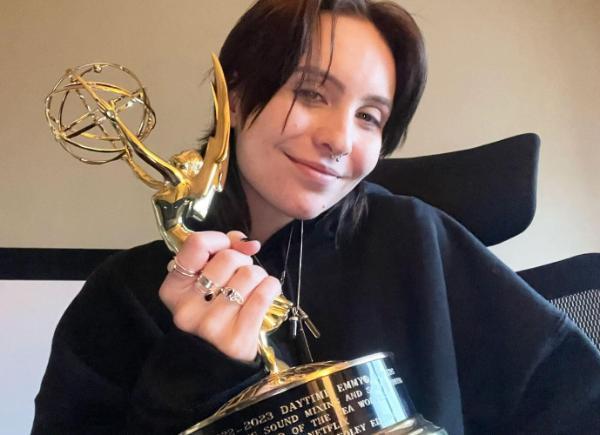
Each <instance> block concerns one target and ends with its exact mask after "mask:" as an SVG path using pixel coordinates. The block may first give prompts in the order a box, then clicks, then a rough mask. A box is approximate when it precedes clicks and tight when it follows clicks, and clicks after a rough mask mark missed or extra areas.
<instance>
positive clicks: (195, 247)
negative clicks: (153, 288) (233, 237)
mask: <svg viewBox="0 0 600 435" xmlns="http://www.w3.org/2000/svg"><path fill="white" fill-rule="evenodd" d="M230 246H231V241H230V239H229V238H228V237H227V235H225V234H224V233H221V232H218V231H202V232H197V233H192V234H190V235H189V236H188V238H187V239H186V241H185V242H184V243H183V245H182V246H181V249H180V250H179V252H178V253H177V255H176V256H175V258H174V261H176V267H177V268H179V270H181V271H183V273H179V272H177V271H174V272H173V273H169V274H168V275H167V277H166V278H165V280H164V282H163V284H162V286H161V288H160V290H159V294H160V298H161V300H162V301H163V303H164V304H165V305H166V306H167V308H169V309H171V308H172V307H173V305H174V304H175V303H176V301H177V300H178V299H179V296H180V295H181V294H182V293H183V292H186V291H187V290H189V289H190V286H191V285H193V284H194V281H195V279H196V276H195V274H197V273H198V272H199V271H200V270H202V268H203V267H204V266H205V265H206V263H207V262H208V260H209V259H210V258H211V257H212V256H213V255H214V254H215V253H217V252H219V251H221V250H223V249H228V248H229V247H230ZM165 266H166V265H165ZM188 275H190V276H188Z"/></svg>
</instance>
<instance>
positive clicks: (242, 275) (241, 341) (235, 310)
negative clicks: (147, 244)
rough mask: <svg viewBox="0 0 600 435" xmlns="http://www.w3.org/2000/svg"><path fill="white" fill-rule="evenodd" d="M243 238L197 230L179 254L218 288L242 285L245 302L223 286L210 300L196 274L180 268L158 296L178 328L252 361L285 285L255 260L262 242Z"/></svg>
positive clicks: (186, 264) (185, 265) (180, 259)
mask: <svg viewBox="0 0 600 435" xmlns="http://www.w3.org/2000/svg"><path fill="white" fill-rule="evenodd" d="M243 237H244V235H243V234H242V233H240V232H238V231H231V232H229V233H227V234H224V233H220V232H216V231H203V232H197V233H193V234H191V235H190V236H189V237H188V238H187V240H186V241H185V243H184V244H183V246H182V247H181V250H180V251H179V253H178V254H177V263H178V264H179V265H180V266H181V267H183V268H185V269H187V270H189V271H199V272H201V274H202V275H203V276H204V277H206V278H208V279H209V280H210V281H212V282H213V283H214V284H215V285H216V286H217V288H222V287H227V288H232V289H235V290H237V291H238V292H239V294H240V295H241V296H242V298H243V299H244V302H243V304H238V303H236V302H233V301H230V300H229V299H228V298H227V297H226V295H225V294H220V293H219V292H218V291H216V292H215V296H214V298H213V299H212V300H211V301H206V300H205V298H204V294H203V292H206V289H203V288H195V287H194V283H195V281H196V278H195V277H187V276H184V275H183V274H180V273H177V272H176V271H173V272H171V273H169V274H168V275H167V277H166V278H165V280H164V281H163V284H162V286H161V287H160V290H159V295H160V298H161V300H162V301H163V303H164V304H165V305H166V306H167V308H168V309H169V310H170V311H171V313H173V322H174V323H175V325H176V326H177V327H178V328H179V329H181V330H183V331H185V332H188V333H190V334H194V335H197V336H198V337H201V338H203V339H204V340H206V341H208V342H209V343H211V344H212V345H213V346H215V347H216V348H217V349H219V350H220V351H221V352H223V353H224V354H225V355H227V356H229V357H231V358H235V359H239V360H242V361H252V360H254V358H255V357H256V353H257V348H258V346H257V345H258V334H259V331H260V327H261V324H262V321H263V318H264V316H265V314H266V312H267V310H268V309H269V306H270V305H271V303H272V302H273V299H274V298H275V297H276V296H277V295H278V294H280V293H281V285H280V283H279V281H278V280H277V279H276V278H274V277H272V276H269V275H267V273H266V272H265V270H264V269H263V268H261V267H259V266H256V265H254V264H253V262H252V258H251V256H252V255H254V254H256V253H257V252H258V250H259V249H260V243H259V242H257V241H243V240H242V238H243Z"/></svg>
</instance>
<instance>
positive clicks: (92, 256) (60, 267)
mask: <svg viewBox="0 0 600 435" xmlns="http://www.w3.org/2000/svg"><path fill="white" fill-rule="evenodd" d="M115 252H118V250H116V249H44V248H0V279H23V280H26V279H36V280H84V279H86V278H87V277H88V276H90V273H92V271H93V270H94V269H95V268H96V267H98V265H99V264H100V263H102V261H103V260H104V259H106V257H108V256H109V255H112V254H114V253H115Z"/></svg>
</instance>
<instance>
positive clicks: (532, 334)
mask: <svg viewBox="0 0 600 435" xmlns="http://www.w3.org/2000/svg"><path fill="white" fill-rule="evenodd" d="M220 60H221V62H222V64H223V68H224V71H225V75H226V77H228V81H229V83H228V85H229V88H230V96H231V118H232V126H233V133H234V134H233V135H232V159H231V162H230V174H231V175H230V179H229V181H228V185H227V188H226V192H225V193H224V194H223V195H222V196H221V197H220V198H218V201H217V203H216V204H215V208H214V210H213V211H212V215H211V218H210V222H204V223H202V224H199V225H198V228H197V229H198V232H197V233H195V234H194V235H192V236H190V237H189V238H188V240H187V241H186V243H185V244H184V246H183V247H182V249H181V251H180V252H179V253H178V255H177V256H176V258H175V263H172V264H174V265H175V266H174V267H171V272H170V273H168V274H167V272H166V270H165V266H166V264H167V263H168V262H169V260H170V259H171V254H170V253H169V251H168V250H167V249H166V248H165V246H164V244H163V243H162V242H154V243H151V244H149V245H145V246H142V247H138V248H134V249H132V250H130V251H127V252H124V253H121V254H119V255H117V256H115V257H113V258H112V259H110V260H109V261H108V262H107V263H106V264H104V265H103V266H101V267H100V268H99V269H98V270H97V271H96V272H95V273H94V274H93V276H92V277H91V278H90V280H89V281H88V283H87V284H86V286H85V288H84V289H83V290H82V292H81V293H80V294H79V295H78V296H77V298H76V299H75V300H74V302H73V303H72V305H71V306H70V307H69V309H68V310H67V312H66V313H65V315H64V317H63V319H62V320H61V322H60V324H59V326H58V327H57V331H56V334H55V337H54V341H53V348H52V355H51V357H50V362H49V365H48V369H47V372H46V375H45V377H44V381H43V383H42V387H41V391H40V393H39V395H38V397H37V399H36V418H35V422H34V428H33V432H34V433H120V432H128V433H137V432H142V431H146V432H150V433H154V432H155V433H174V432H177V431H180V430H182V429H185V428H186V427H188V426H190V425H191V424H193V423H195V422H197V421H199V420H201V419H202V418H204V417H207V416H208V415H210V414H211V413H212V412H214V411H215V410H216V409H217V408H218V407H219V406H220V405H221V404H222V403H223V402H225V401H226V400H227V399H228V398H230V397H232V396H233V395H235V394H236V393H237V392H239V391H241V390H242V389H243V388H244V387H246V386H248V385H250V384H252V383H254V382H256V381H257V380H258V379H259V378H261V377H262V376H263V375H264V372H263V369H262V366H261V361H260V359H259V358H258V356H257V340H256V337H257V336H258V332H259V328H260V325H261V321H262V318H263V316H264V313H265V312H266V310H267V309H268V307H269V305H270V303H271V301H272V300H273V298H274V297H275V296H276V295H277V294H279V293H280V292H281V291H283V293H284V294H285V295H286V296H287V297H288V299H290V300H291V301H293V302H294V303H295V308H296V309H298V310H299V311H297V313H298V314H299V315H300V314H301V313H302V312H305V313H307V314H308V315H309V316H310V319H311V320H312V322H313V323H314V324H315V325H316V327H317V328H318V329H319V330H320V332H321V337H320V338H319V339H316V338H314V337H312V336H311V335H310V334H304V331H305V328H303V327H302V326H303V325H304V324H306V326H309V323H308V322H307V321H306V319H305V322H299V323H297V324H296V325H295V327H294V325H291V326H290V327H288V326H287V325H283V326H282V327H281V328H280V329H279V330H278V331H277V333H275V334H274V336H273V340H274V344H275V346H276V348H277V355H278V356H279V358H281V359H283V360H285V361H286V362H287V363H289V364H292V365H296V364H298V363H300V362H303V361H306V360H307V359H310V357H311V355H310V354H311V353H312V356H313V357H314V359H315V360H349V359H353V358H355V357H358V356H362V355H366V354H369V353H373V352H377V351H392V352H394V353H395V356H396V361H397V365H398V371H399V373H400V375H401V376H402V378H403V379H404V381H405V383H406V385H407V387H408V390H409V392H410V395H411V397H412V399H413V401H414V402H415V405H416V408H417V409H418V410H419V411H420V412H421V413H422V414H423V415H424V416H425V417H426V418H428V419H430V420H432V421H434V422H435V423H437V424H438V425H441V426H443V427H445V428H446V429H447V430H448V432H449V433H450V434H460V433H482V434H489V433H511V434H512V433H573V432H574V431H576V430H577V431H579V430H581V431H583V430H585V429H588V430H591V429H593V428H594V427H596V428H597V427H598V425H599V424H600V421H599V420H598V419H599V417H598V414H599V413H598V412H597V411H598V409H600V391H599V390H600V386H599V384H600V356H599V355H598V353H597V352H596V351H595V350H594V349H593V347H592V345H591V343H590V342H589V340H587V339H586V338H585V337H584V336H583V335H582V334H581V333H580V332H579V331H578V330H577V329H576V328H575V327H574V326H573V325H572V324H571V323H570V322H569V321H567V320H566V319H565V317H564V316H563V315H561V314H560V313H558V312H557V311H556V310H554V309H553V308H552V307H551V306H549V304H547V303H545V302H544V301H543V300H542V299H541V298H540V297H538V296H537V295H536V294H535V292H534V291H533V290H531V289H530V288H529V287H528V286H527V285H526V284H524V283H523V282H522V281H521V280H519V278H518V277H516V275H515V274H514V273H512V272H511V271H510V270H509V269H508V268H506V267H505V266H504V265H502V264H501V263H500V262H499V261H498V260H497V259H496V258H495V257H493V256H492V255H491V254H490V253H489V252H488V251H487V250H486V249H485V248H484V247H483V246H482V245H481V244H480V243H479V242H478V241H477V240H476V239H475V238H474V237H473V236H471V235H470V234H469V233H468V232H466V231H465V230H464V228H462V227H461V226H460V225H459V224H457V223H456V222H455V221H453V220H452V219H451V218H449V217H448V216H446V215H444V214H443V213H441V212H439V211H437V210H435V209H433V208H432V207H429V206H427V205H426V204H423V203H422V202H420V201H418V200H416V199H412V198H405V197H397V196H393V195H390V194H389V193H387V192H386V191H384V190H383V189H380V188H377V187H375V186H371V185H368V184H365V183H362V182H361V180H362V179H363V178H364V177H365V176H366V175H367V174H368V173H369V172H370V171H371V170H372V169H373V167H374V166H375V164H376V163H377V160H378V159H379V158H380V157H381V156H385V155H387V154H389V153H390V152H392V151H393V149H394V148H395V146H396V145H397V144H398V143H399V141H400V140H401V139H402V138H403V137H404V135H405V133H406V128H407V125H408V123H409V121H410V119H411V117H412V115H413V113H414V111H415V109H416V106H417V103H418V100H419V98H420V95H421V92H422V88H423V84H424V80H425V62H424V54H423V47H422V39H421V36H420V32H419V30H418V29H417V27H416V25H415V24H414V22H413V20H412V19H411V18H410V16H409V15H408V14H407V13H406V12H405V11H403V10H402V9H401V8H400V7H398V6H397V5H395V4H392V3H375V2H372V1H368V0H364V1H361V0H346V1H344V0H339V1H333V0H332V1H316V0H297V1H282V0H262V1H258V2H257V3H256V4H255V5H254V6H253V7H252V8H251V9H250V10H249V11H248V12H247V13H246V14H245V15H244V16H243V17H242V18H241V19H240V21H239V22H238V24H237V25H236V26H235V28H234V29H233V30H232V32H231V33H230V35H229V36H228V38H227V40H226V42H225V44H224V46H223V48H222V51H221V54H220ZM253 256H254V258H255V259H256V264H255V261H254V259H253ZM197 274H200V277H202V279H201V280H198V282H200V285H196V284H195V283H196V281H197V279H196V276H197ZM165 275H166V276H165ZM190 275H191V276H190ZM281 282H282V283H283V288H282V286H281V284H280V283H281ZM213 287H215V288H226V289H230V290H231V291H230V295H233V296H235V297H232V298H231V299H232V300H229V299H228V298H227V297H225V296H226V295H225V294H223V295H219V294H218V292H216V293H213V292H212V290H213ZM300 294H301V298H300ZM209 296H212V297H209ZM300 309H301V310H302V311H300ZM300 317H302V316H301V315H300ZM296 328H297V329H296ZM293 331H296V332H297V333H296V334H293V333H292V332H293ZM573 355H577V357H576V358H571V356H573Z"/></svg>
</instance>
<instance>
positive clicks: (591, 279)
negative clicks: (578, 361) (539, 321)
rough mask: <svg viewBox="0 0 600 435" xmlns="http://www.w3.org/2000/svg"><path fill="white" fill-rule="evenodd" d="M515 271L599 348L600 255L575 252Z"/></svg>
mask: <svg viewBox="0 0 600 435" xmlns="http://www.w3.org/2000/svg"><path fill="white" fill-rule="evenodd" d="M518 273H519V275H520V276H521V278H523V279H524V280H525V281H527V282H528V283H529V284H530V285H531V286H532V287H533V288H534V289H536V290H537V291H538V292H539V293H540V294H541V295H542V296H544V297H545V298H546V299H548V300H549V301H550V302H552V303H553V304H554V305H555V306H556V307H558V308H560V309H561V310H563V311H564V312H565V313H567V315H568V316H569V317H570V318H571V320H573V322H575V324H577V326H579V327H580V328H581V329H582V330H583V331H584V332H585V333H586V334H587V335H588V337H590V339H591V340H592V341H593V342H594V344H595V345H596V347H598V349H600V254H583V255H577V256H575V257H571V258H567V259H565V260H561V261H557V262H555V263H550V264H546V265H544V266H538V267H534V268H532V269H527V270H522V271H520V272H518Z"/></svg>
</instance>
